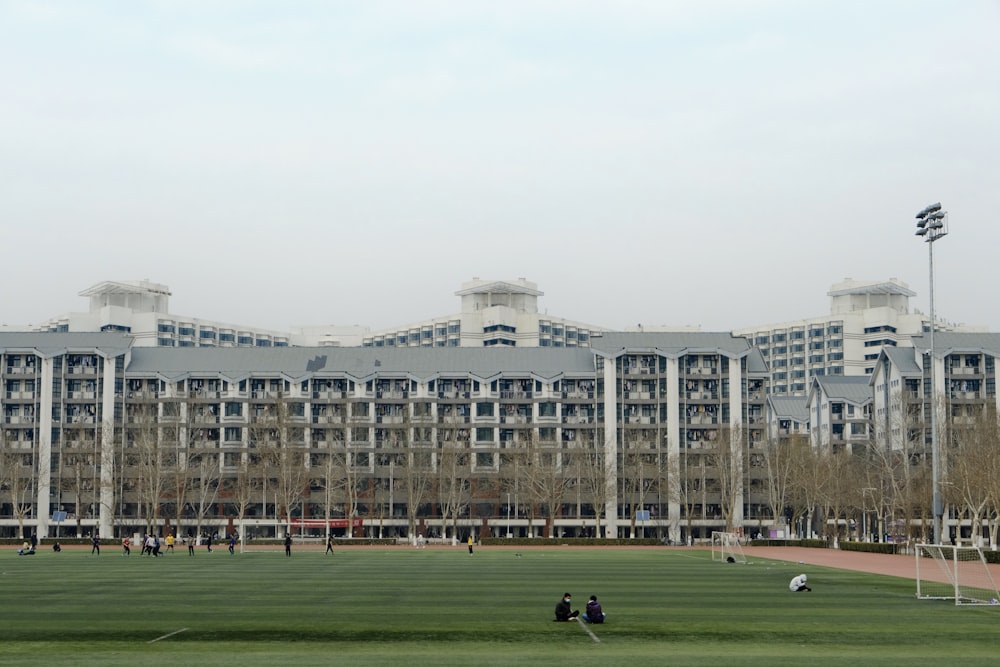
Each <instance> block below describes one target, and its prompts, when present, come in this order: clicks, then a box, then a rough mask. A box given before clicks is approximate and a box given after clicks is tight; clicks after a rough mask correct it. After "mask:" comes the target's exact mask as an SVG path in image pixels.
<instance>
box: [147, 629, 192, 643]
mask: <svg viewBox="0 0 1000 667" xmlns="http://www.w3.org/2000/svg"><path fill="white" fill-rule="evenodd" d="M187 630H188V628H181V629H180V630H174V631H173V632H169V633H167V634H165V635H163V636H162V637H157V638H156V639H150V640H149V641H148V642H146V643H147V644H152V643H154V642H158V641H160V640H161V639H166V638H167V637H173V636H174V635H178V634H180V633H182V632H185V631H187Z"/></svg>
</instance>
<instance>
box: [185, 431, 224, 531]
mask: <svg viewBox="0 0 1000 667" xmlns="http://www.w3.org/2000/svg"><path fill="white" fill-rule="evenodd" d="M190 468H191V469H192V471H193V475H192V480H191V481H192V485H191V500H192V504H193V505H194V511H195V534H196V535H201V527H202V523H203V522H204V521H205V520H206V519H208V518H209V517H210V516H211V515H213V514H214V512H213V511H212V510H213V507H214V505H215V501H216V498H218V495H219V454H218V453H217V452H215V451H212V450H202V451H197V452H195V453H193V454H192V455H191V463H190Z"/></svg>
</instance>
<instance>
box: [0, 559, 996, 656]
mask: <svg viewBox="0 0 1000 667" xmlns="http://www.w3.org/2000/svg"><path fill="white" fill-rule="evenodd" d="M521 553H522V557H521V558H517V557H515V555H514V552H512V551H506V550H504V551H501V550H490V549H478V550H477V551H476V554H475V555H473V556H469V555H468V553H467V552H466V551H465V550H464V549H462V548H455V549H453V550H435V549H427V550H414V549H404V548H397V549H387V550H368V549H349V548H343V549H339V550H338V551H337V553H336V555H334V556H324V555H323V554H322V553H321V552H301V551H300V552H293V556H292V557H291V558H285V556H284V555H283V554H282V553H280V552H248V553H245V554H241V555H237V556H234V557H231V556H229V555H228V554H227V553H226V552H225V551H224V550H223V551H221V552H218V553H214V554H211V555H209V554H206V553H205V552H204V551H200V552H199V553H198V554H197V555H196V556H195V557H193V558H192V557H188V556H187V555H186V553H181V552H179V553H177V554H172V555H170V556H166V557H161V558H158V559H151V558H139V557H137V556H132V557H131V558H122V557H120V556H118V555H117V554H112V553H107V554H104V555H102V556H100V557H91V556H89V555H87V554H85V553H82V552H64V553H62V554H52V553H47V552H42V553H40V554H38V555H37V556H34V557H31V558H23V557H22V558H19V557H17V556H15V555H13V554H12V553H11V554H9V555H8V554H3V555H2V556H0V558H2V559H3V560H2V561H0V562H2V563H3V564H2V567H0V570H2V571H3V573H2V574H0V587H2V590H3V595H4V600H5V604H4V605H3V607H2V610H0V628H2V641H0V658H3V656H8V657H10V658H14V657H20V658H25V659H27V661H28V663H31V662H32V661H35V660H37V664H42V663H44V662H45V660H43V659H42V658H44V657H48V658H50V661H51V662H58V661H59V656H60V655H63V653H62V652H63V651H65V655H69V654H75V655H77V657H80V656H90V657H92V658H93V659H94V661H95V662H96V661H98V660H100V661H102V662H104V663H105V664H117V663H116V660H117V658H116V657H115V656H116V655H117V654H118V652H120V651H122V650H128V649H127V647H129V646H131V645H133V644H139V643H141V644H142V647H143V648H142V651H143V654H142V655H143V658H144V660H146V661H147V662H148V661H150V660H152V661H154V662H156V661H157V656H160V655H162V656H163V659H164V660H166V658H167V656H169V655H171V652H172V651H173V652H175V651H178V650H179V651H183V652H188V651H191V650H194V651H202V650H205V647H206V646H210V647H212V655H213V656H215V655H216V653H218V654H219V655H218V658H219V660H221V661H222V662H218V661H215V660H212V661H208V664H224V663H225V661H226V660H229V659H230V654H232V657H233V662H232V664H254V662H255V661H256V660H259V663H258V664H264V663H267V662H273V660H274V657H275V656H279V655H280V656H282V660H283V661H284V660H285V659H293V658H295V659H298V660H299V661H305V663H309V662H310V660H312V659H315V660H317V661H318V662H322V660H320V658H321V656H324V655H325V654H326V653H327V652H328V651H331V650H335V651H336V652H337V653H338V655H341V656H347V655H349V656H351V658H352V660H351V662H352V664H366V661H368V662H367V664H379V661H380V660H383V661H384V660H387V659H388V658H391V657H393V656H395V657H396V658H398V659H402V660H407V661H408V662H411V663H416V664H450V663H449V660H450V659H451V658H450V657H448V656H449V655H450V653H451V651H452V650H456V651H465V652H467V653H468V655H466V656H465V657H466V660H465V662H456V663H454V664H480V663H482V664H517V663H518V662H520V661H525V664H532V663H534V662H535V660H536V659H537V660H541V658H542V657H544V656H560V657H559V659H560V660H571V659H572V660H573V661H574V662H575V663H579V664H589V661H590V660H592V659H593V660H596V661H597V662H595V663H594V664H598V662H599V663H600V664H614V663H615V662H616V661H618V660H621V661H627V662H629V663H630V664H643V661H645V660H649V664H662V660H663V657H664V655H669V656H670V660H669V661H670V662H671V663H672V664H684V663H683V661H684V660H687V659H690V660H691V661H692V662H691V663H690V664H698V662H699V661H700V660H704V658H705V657H706V656H717V657H725V658H726V663H727V664H782V661H783V660H788V661H789V662H788V663H787V664H795V661H796V660H797V661H798V664H801V662H802V661H803V660H804V659H808V660H809V661H810V662H812V663H815V664H836V661H837V659H839V658H842V659H846V658H848V657H851V656H855V658H856V659H859V660H860V659H861V658H862V657H863V660H862V662H864V663H865V664H878V663H879V662H881V664H899V661H900V660H901V659H903V658H905V659H907V660H908V661H909V662H910V664H921V663H922V661H924V660H931V659H937V660H938V661H939V663H938V664H941V663H940V661H941V660H946V661H947V660H954V659H955V658H956V657H963V658H964V662H966V664H975V661H977V660H982V661H983V662H982V664H989V663H988V662H987V661H989V660H991V659H992V654H993V653H994V646H995V639H994V634H995V630H994V629H995V628H996V625H997V623H998V621H1000V617H998V615H997V610H996V609H956V608H955V607H953V606H951V605H948V604H940V603H929V602H919V601H916V600H915V599H914V597H913V592H914V587H913V582H912V581H909V580H905V579H898V578H893V577H880V576H875V575H867V574H862V573H855V572H846V571H840V570H831V569H824V568H816V567H808V570H807V571H808V573H809V576H810V582H811V583H812V584H813V588H814V592H813V593H811V594H805V593H803V594H792V593H790V592H789V591H788V590H787V583H788V580H789V579H790V578H791V577H792V576H794V575H795V574H797V573H798V572H799V571H800V570H801V569H802V568H803V567H805V566H801V565H797V564H794V563H785V562H781V561H762V562H759V563H756V564H754V565H746V566H744V565H729V564H721V563H713V562H711V561H710V560H709V558H708V554H707V553H705V552H699V551H682V550H672V549H637V550H634V551H632V550H625V551H622V550H609V551H602V550H562V549H559V548H558V547H553V548H551V549H525V550H523V551H522V552H521ZM565 591H570V592H572V593H573V595H574V606H575V607H578V608H581V609H582V608H583V606H584V603H585V601H586V599H587V597H588V596H589V595H590V594H596V595H598V596H599V597H600V599H601V602H602V603H603V604H604V606H605V609H606V611H607V612H608V613H609V619H608V623H606V624H605V625H603V626H597V627H596V628H594V630H595V631H596V633H597V635H598V636H599V637H600V639H601V643H600V644H596V643H595V642H593V641H592V640H591V639H590V638H589V637H588V636H587V635H586V633H585V632H583V630H582V629H581V628H580V627H579V626H577V624H575V623H571V624H562V623H553V622H552V620H551V619H552V608H553V607H554V605H555V603H556V601H557V600H558V599H559V597H560V596H561V594H562V593H563V592H565ZM178 628H188V630H186V631H185V632H182V633H179V634H177V635H175V636H170V637H168V638H166V639H163V640H161V641H158V642H156V643H155V644H152V645H148V642H149V641H151V640H154V639H156V638H157V637H162V636H164V635H167V634H168V633H172V632H174V631H176V630H177V629H178ZM27 647H42V648H41V649H38V650H40V652H39V653H31V652H30V651H26V650H25V649H26V648H27ZM445 648H447V650H444V649H445ZM442 651H444V654H442ZM484 651H485V652H484ZM665 652H666V653H665ZM237 655H238V656H242V658H243V659H242V660H241V661H239V662H237V661H236V656H237ZM268 656H270V657H271V658H270V659H268ZM456 657H458V656H456ZM657 660H659V662H657ZM970 660H971V661H972V662H969V661H970ZM248 661H249V662H248ZM678 661H680V662H678ZM824 661H829V662H827V663H824ZM15 662H17V663H18V664H20V663H21V662H22V661H21V660H15ZM83 662H90V660H89V659H88V660H85V661H83ZM25 664H27V663H25ZM123 664H124V663H123ZM345 664H346V662H345ZM702 664H708V663H702Z"/></svg>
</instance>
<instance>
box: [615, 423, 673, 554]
mask: <svg viewBox="0 0 1000 667" xmlns="http://www.w3.org/2000/svg"><path fill="white" fill-rule="evenodd" d="M656 440H657V435H656V431H653V430H649V429H627V430H625V431H624V436H623V443H622V452H621V462H622V464H621V468H620V470H619V476H618V483H619V486H620V490H621V493H622V498H623V499H624V500H625V502H627V503H628V504H629V505H630V506H631V511H630V512H629V537H630V538H633V539H634V538H635V537H636V536H637V534H636V517H637V516H638V515H637V512H638V511H639V510H641V509H643V508H644V507H645V505H646V501H647V499H648V497H649V495H650V494H651V493H655V492H656V490H657V485H658V484H659V482H660V480H661V479H662V478H663V471H662V468H661V466H662V459H661V457H660V456H659V453H658V451H657V450H658V448H657V442H656Z"/></svg>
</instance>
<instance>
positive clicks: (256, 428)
mask: <svg viewBox="0 0 1000 667" xmlns="http://www.w3.org/2000/svg"><path fill="white" fill-rule="evenodd" d="M290 417H291V415H290V413H289V405H288V401H287V400H286V399H285V398H284V397H283V396H280V395H279V396H278V397H277V399H276V400H275V401H274V402H273V403H269V404H265V405H264V406H263V409H261V410H260V412H259V414H257V415H255V416H254V422H253V425H252V427H251V433H252V437H253V439H254V442H255V444H256V445H257V449H258V452H259V455H260V458H261V460H262V462H263V463H264V465H265V470H266V471H267V473H266V475H265V478H264V479H265V480H268V481H269V483H270V485H271V488H273V489H274V493H275V498H276V502H277V505H278V507H276V508H275V512H276V513H280V514H282V515H283V516H284V517H285V521H286V525H287V526H289V527H291V525H292V514H293V513H294V512H295V511H296V510H297V509H299V507H300V506H301V504H302V500H303V498H304V497H305V490H306V486H307V485H308V482H309V469H308V460H307V458H306V453H307V450H306V449H305V446H304V441H303V438H304V433H303V429H302V428H300V427H298V426H296V425H295V424H293V423H292V421H291V418H290Z"/></svg>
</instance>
